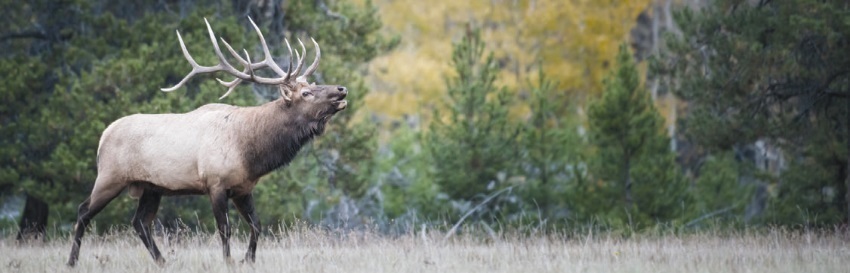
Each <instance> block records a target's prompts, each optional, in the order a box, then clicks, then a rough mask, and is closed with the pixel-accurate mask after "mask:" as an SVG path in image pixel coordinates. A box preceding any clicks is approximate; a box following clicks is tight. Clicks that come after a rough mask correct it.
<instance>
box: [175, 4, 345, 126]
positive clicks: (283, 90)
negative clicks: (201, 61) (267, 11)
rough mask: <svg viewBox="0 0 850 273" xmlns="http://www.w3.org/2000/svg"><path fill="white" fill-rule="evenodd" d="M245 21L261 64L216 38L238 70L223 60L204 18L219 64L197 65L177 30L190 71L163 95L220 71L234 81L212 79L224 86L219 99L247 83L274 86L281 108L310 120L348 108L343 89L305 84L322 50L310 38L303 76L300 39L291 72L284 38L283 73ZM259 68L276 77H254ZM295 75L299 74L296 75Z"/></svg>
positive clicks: (264, 41) (266, 46)
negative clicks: (310, 56)
mask: <svg viewBox="0 0 850 273" xmlns="http://www.w3.org/2000/svg"><path fill="white" fill-rule="evenodd" d="M248 20H249V21H250V22H251V25H252V26H253V27H254V30H256V31H257V36H259V38H260V43H261V45H262V47H263V54H264V58H263V60H262V61H260V62H256V63H255V62H251V56H249V55H248V51H247V50H244V49H243V52H244V53H245V58H242V56H240V55H239V53H237V52H236V51H235V50H233V47H231V46H230V44H228V43H227V41H225V40H224V38H220V39H221V42H222V43H223V44H224V46H225V47H226V48H227V50H228V51H229V52H230V54H231V56H233V58H234V59H236V61H238V62H239V63H240V64H241V65H242V67H243V69H242V70H241V71H240V70H237V69H236V68H234V67H233V66H232V65H231V64H230V63H229V62H228V61H227V59H226V58H225V57H224V54H222V53H221V48H220V47H219V44H218V41H217V40H216V37H215V33H213V30H212V28H211V27H210V23H209V22H208V21H207V19H206V18H204V23H206V25H207V30H208V31H209V35H210V41H212V44H213V48H214V49H215V54H216V56H217V57H218V60H219V63H218V64H216V65H214V66H201V65H198V63H197V62H195V59H194V58H192V55H190V54H189V51H188V50H187V49H186V45H185V44H184V43H183V37H181V36H180V31H177V39H178V40H179V41H180V48H181V49H182V50H183V56H184V57H186V60H188V61H189V64H191V65H192V71H191V72H189V74H187V75H186V76H185V77H184V78H183V80H181V81H180V82H179V83H177V84H176V85H174V86H172V87H170V88H162V89H161V90H162V91H164V92H171V91H174V90H177V89H178V88H180V87H181V86H183V84H185V83H186V82H187V81H189V79H190V78H192V77H193V76H195V75H198V74H206V73H213V72H219V71H221V72H225V73H227V74H230V75H232V76H234V77H236V79H233V80H232V81H229V82H226V81H223V80H221V79H218V78H216V80H217V81H218V82H219V83H220V84H222V85H224V86H226V87H228V89H227V92H225V93H224V95H222V96H221V97H220V98H219V99H224V98H225V97H227V95H230V93H231V92H233V90H234V89H235V88H236V86H237V85H239V84H240V83H242V81H250V82H255V83H260V84H268V85H275V86H277V87H278V90H279V91H280V98H281V100H283V104H284V105H286V106H287V107H297V108H299V109H298V110H300V111H299V112H301V113H304V114H306V115H308V116H311V117H315V118H318V119H326V118H329V117H330V116H331V115H333V114H334V113H336V112H338V111H340V110H343V109H345V107H346V106H347V105H348V102H347V101H346V100H344V99H345V96H346V95H347V94H348V90H347V89H346V88H345V87H343V86H338V85H316V84H315V83H310V82H308V81H307V77H309V76H310V75H312V74H313V72H316V69H317V68H318V67H319V58H320V57H321V56H322V51H321V49H320V48H319V44H318V43H316V40H314V39H313V38H310V40H312V41H313V45H314V46H315V47H316V58H315V59H314V60H313V64H311V65H310V66H309V67H307V68H306V69H305V70H304V74H301V69H302V68H303V67H304V61H305V59H306V57H307V50H306V48H305V47H304V43H303V42H301V39H298V43H299V44H300V45H301V53H300V54H299V53H298V51H295V57H296V59H297V62H296V63H297V66H296V67H295V69H294V70H293V69H292V67H293V59H292V56H293V51H292V46H290V44H289V40H288V39H285V40H284V41H285V42H286V47H287V49H289V70H290V71H284V70H283V69H281V68H280V66H278V64H277V63H276V62H275V61H274V59H273V58H272V55H271V53H270V52H269V47H268V45H267V43H266V39H265V37H263V33H262V32H261V31H260V28H259V27H257V24H255V23H254V20H252V19H251V17H248ZM262 68H270V69H271V70H272V71H273V72H274V73H275V74H277V76H278V77H274V78H269V77H263V76H258V75H256V74H255V73H254V71H255V70H258V69H262ZM299 74H301V75H300V76H299Z"/></svg>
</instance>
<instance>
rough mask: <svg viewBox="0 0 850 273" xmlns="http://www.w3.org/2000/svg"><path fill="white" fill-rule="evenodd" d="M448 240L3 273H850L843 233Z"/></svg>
mask: <svg viewBox="0 0 850 273" xmlns="http://www.w3.org/2000/svg"><path fill="white" fill-rule="evenodd" d="M493 235H495V236H494V237H491V236H486V235H470V234H466V235H465V234H458V235H456V236H453V237H451V238H449V239H448V240H444V234H443V233H439V232H429V233H427V234H422V233H417V234H407V235H402V236H392V237H390V236H385V235H379V234H376V233H374V232H346V233H340V232H330V231H322V230H314V229H307V228H304V229H298V230H294V231H285V232H278V233H274V232H272V234H267V235H265V236H263V237H262V238H261V240H260V242H259V248H258V252H257V262H256V263H254V264H243V263H241V262H240V260H241V259H242V257H243V255H244V251H245V248H246V246H247V243H246V238H245V235H244V234H242V233H238V234H237V235H236V236H234V238H233V239H232V241H231V249H232V255H233V258H234V259H233V260H234V262H233V263H232V264H228V263H225V262H224V261H223V259H222V257H221V245H220V241H219V239H218V236H217V235H213V234H211V233H210V234H205V233H186V234H168V235H161V234H160V235H159V236H157V237H156V240H157V242H158V243H159V245H160V248H161V250H162V251H163V254H164V256H165V258H166V260H167V262H166V263H165V264H164V265H162V266H159V265H157V264H155V263H154V262H153V261H152V259H151V258H150V256H149V255H148V253H147V251H146V250H145V249H144V247H143V246H142V244H141V241H140V240H139V239H138V238H137V237H136V236H135V235H134V234H133V233H131V232H129V231H122V232H110V233H108V234H106V235H95V236H87V237H86V238H85V239H84V242H83V247H82V252H81V256H80V261H79V263H78V265H77V267H76V268H68V267H66V266H65V261H66V259H67V255H68V251H69V249H70V240H68V239H61V238H59V239H51V240H48V241H46V242H39V243H35V244H29V245H18V244H17V243H16V242H15V240H14V237H8V238H6V239H3V240H0V253H3V255H0V272H205V273H212V272H771V273H780V272H850V268H848V267H847V261H850V244H848V241H850V240H848V239H850V236H848V235H847V234H846V233H843V232H835V231H830V232H813V231H808V232H806V231H787V230H783V229H774V230H767V231H741V232H727V233H712V232H706V233H693V234H667V235H633V236H629V238H625V237H624V236H622V235H614V234H594V233H585V234H549V235H508V234H493Z"/></svg>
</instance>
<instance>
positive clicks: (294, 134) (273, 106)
mask: <svg viewBox="0 0 850 273" xmlns="http://www.w3.org/2000/svg"><path fill="white" fill-rule="evenodd" d="M240 110H241V111H244V112H243V113H242V114H244V115H245V118H244V119H243V121H244V122H246V123H245V124H243V125H241V126H237V128H240V130H243V131H242V132H238V135H241V136H242V137H241V138H242V139H240V140H239V142H240V144H241V146H242V151H243V153H244V154H243V159H244V164H245V167H246V168H247V169H248V176H249V177H248V178H249V179H250V180H253V181H256V180H257V179H259V178H260V177H262V176H263V175H266V174H268V173H269V172H271V171H273V170H275V169H277V168H280V167H283V166H286V165H287V164H289V162H291V161H292V159H293V158H295V155H296V154H298V151H299V150H301V147H302V146H304V145H305V144H307V142H309V141H310V140H311V139H313V137H315V136H317V135H320V134H322V132H323V131H324V127H325V121H326V120H322V121H315V120H310V119H308V118H307V116H308V115H305V114H303V113H298V111H296V109H294V108H293V107H291V106H289V105H286V104H284V102H283V101H282V100H276V101H272V102H268V103H266V104H263V105H260V106H257V107H248V108H242V109H240Z"/></svg>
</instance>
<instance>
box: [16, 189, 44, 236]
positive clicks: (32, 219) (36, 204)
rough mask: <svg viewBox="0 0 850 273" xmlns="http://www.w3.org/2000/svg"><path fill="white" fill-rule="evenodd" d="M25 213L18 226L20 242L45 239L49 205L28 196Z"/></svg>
mask: <svg viewBox="0 0 850 273" xmlns="http://www.w3.org/2000/svg"><path fill="white" fill-rule="evenodd" d="M26 197H27V201H26V203H25V204H24V212H23V213H22V214H21V221H20V223H19V226H18V228H19V229H18V238H17V240H18V242H23V241H26V240H30V239H38V238H39V237H41V239H42V240H44V237H45V235H46V233H47V203H45V202H44V201H41V199H38V198H35V197H33V196H32V195H29V194H26Z"/></svg>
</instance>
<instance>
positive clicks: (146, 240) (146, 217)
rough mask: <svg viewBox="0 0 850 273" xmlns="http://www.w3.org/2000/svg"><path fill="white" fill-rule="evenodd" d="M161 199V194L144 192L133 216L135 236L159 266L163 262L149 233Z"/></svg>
mask: <svg viewBox="0 0 850 273" xmlns="http://www.w3.org/2000/svg"><path fill="white" fill-rule="evenodd" d="M161 199H162V194H161V193H158V192H155V191H151V190H145V191H144V192H143V193H142V196H141V198H139V207H138V208H136V214H135V215H133V220H132V221H131V222H132V223H133V228H134V229H136V234H138V235H139V238H141V239H142V243H143V244H144V245H145V248H147V250H148V252H150V254H151V257H152V258H153V259H154V261H156V262H157V263H159V264H162V263H164V262H165V259H163V258H162V254H160V252H159V248H157V247H156V242H154V240H153V234H152V232H151V222H153V219H154V217H156V212H157V210H158V209H159V201H160V200H161Z"/></svg>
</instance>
